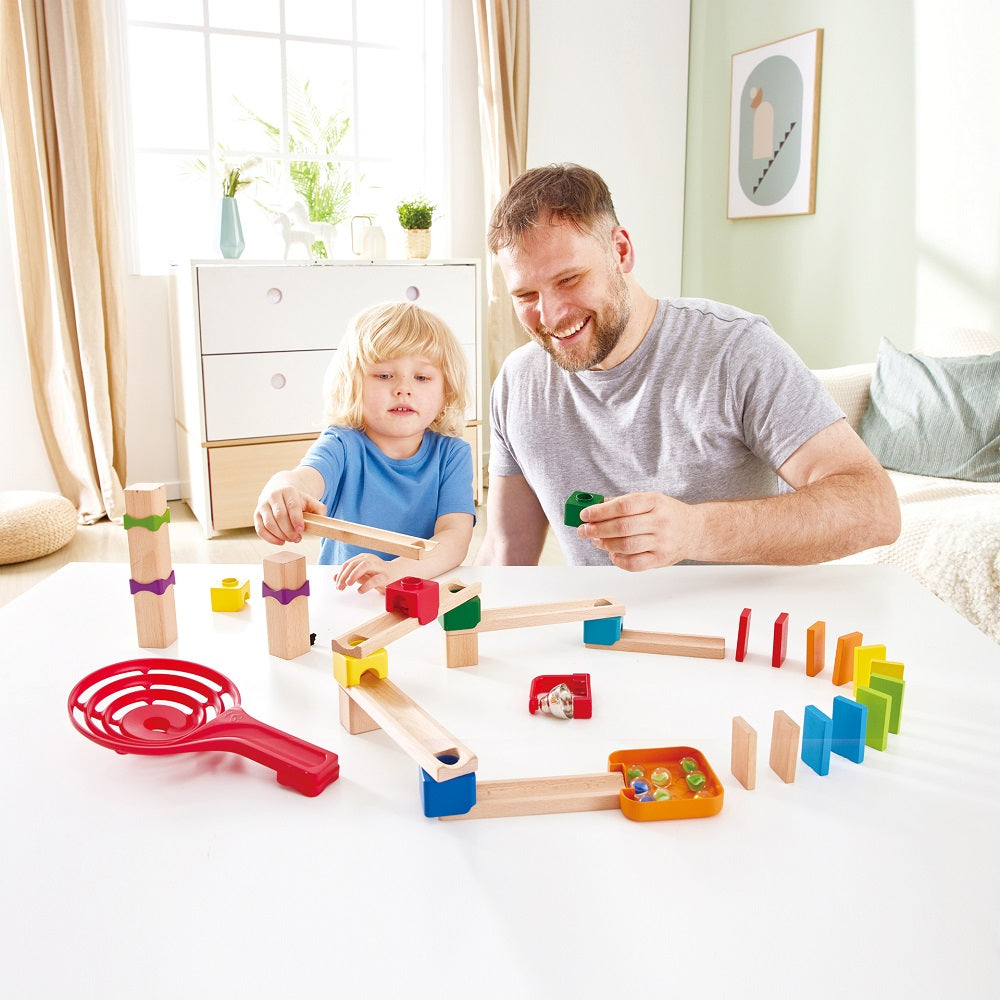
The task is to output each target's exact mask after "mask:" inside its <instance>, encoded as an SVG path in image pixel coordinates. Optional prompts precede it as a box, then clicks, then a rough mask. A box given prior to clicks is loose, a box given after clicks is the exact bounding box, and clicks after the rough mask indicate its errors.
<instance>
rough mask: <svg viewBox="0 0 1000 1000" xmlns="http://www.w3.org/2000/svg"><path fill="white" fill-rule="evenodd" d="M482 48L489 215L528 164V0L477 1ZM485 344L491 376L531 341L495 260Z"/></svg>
mask: <svg viewBox="0 0 1000 1000" xmlns="http://www.w3.org/2000/svg"><path fill="white" fill-rule="evenodd" d="M474 10H475V25H476V39H477V42H478V48H479V120H480V127H481V130H482V137H483V168H484V177H485V182H486V184H485V189H486V216H487V219H489V216H490V214H491V213H492V211H493V209H494V207H495V206H496V204H497V202H498V201H499V200H500V198H501V197H502V196H503V194H504V192H505V191H506V190H507V188H508V187H510V185H511V183H512V182H513V181H515V180H516V179H517V178H518V177H519V176H520V175H521V174H522V173H524V171H525V168H526V166H527V150H528V0H475V7H474ZM486 290H487V294H488V304H487V312H486V343H487V354H488V359H489V366H490V379H491V380H492V379H494V378H496V376H497V373H498V372H499V370H500V366H501V364H503V360H504V358H506V357H507V355H508V354H509V353H510V352H511V351H512V350H514V348H515V347H518V346H519V345H520V344H523V343H525V342H526V341H527V339H528V338H527V336H526V335H525V333H524V331H523V329H522V328H521V324H520V323H519V322H518V321H517V317H516V316H515V315H514V308H513V306H512V305H511V301H510V296H509V295H508V294H507V290H506V288H505V286H504V282H503V276H502V275H501V274H500V269H499V267H498V266H497V263H496V260H490V261H488V262H487V266H486Z"/></svg>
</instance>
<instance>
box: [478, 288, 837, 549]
mask: <svg viewBox="0 0 1000 1000" xmlns="http://www.w3.org/2000/svg"><path fill="white" fill-rule="evenodd" d="M490 409H491V416H492V442H491V446H490V476H491V477H494V476H516V475H523V476H524V477H525V479H526V480H527V482H528V485H529V486H531V488H532V490H534V492H535V495H536V496H537V497H538V499H539V502H540V503H541V505H542V508H543V509H544V511H545V515H546V517H547V518H548V519H549V523H550V524H551V526H552V529H553V530H554V532H555V534H556V537H557V538H558V541H559V544H560V546H561V548H562V551H563V554H564V555H565V557H566V560H567V562H568V563H570V564H571V565H578V566H604V565H607V564H608V562H609V560H608V556H607V554H606V553H605V552H603V551H601V550H600V549H597V548H595V547H594V546H593V545H592V544H591V542H589V541H587V540H586V539H580V538H578V537H577V534H576V529H575V528H567V527H566V526H565V525H564V524H563V509H564V506H565V503H566V499H567V498H568V497H569V495H570V494H571V493H573V492H574V491H575V490H583V491H585V492H588V493H597V494H600V495H602V496H605V497H613V496H620V495H621V494H623V493H637V492H643V491H647V490H650V491H656V492H660V493H665V494H667V495H669V496H672V497H676V498H677V499H678V500H682V501H684V502H686V503H699V502H701V501H705V500H723V499H725V500H739V499H751V498H758V497H766V496H772V495H774V494H775V493H777V492H778V489H779V480H778V477H777V475H776V473H775V470H776V469H778V468H780V467H781V465H783V464H784V462H785V461H786V459H788V458H789V457H790V456H791V455H792V453H793V452H795V451H796V449H798V447H799V446H800V445H802V444H804V443H805V442H806V441H808V440H809V438H811V437H812V436H813V435H814V434H817V433H818V432H819V431H821V430H823V429H824V428H825V427H828V426H829V425H830V424H832V423H834V421H836V420H838V419H840V417H842V416H843V413H842V412H841V410H840V409H839V408H838V407H837V405H836V404H835V403H834V402H833V400H832V399H831V398H830V396H829V395H828V394H827V392H826V391H825V390H824V389H823V387H822V386H821V385H820V384H819V382H818V380H817V379H816V378H815V376H814V375H813V374H812V373H811V372H810V371H809V369H808V368H806V366H805V364H804V363H803V362H802V361H801V359H800V358H799V357H798V356H797V355H796V354H795V352H794V351H793V350H792V349H791V348H790V347H789V346H788V345H787V344H786V343H785V342H784V341H783V340H781V339H780V338H779V337H778V336H777V334H776V333H775V332H774V330H772V329H771V325H770V324H769V323H768V322H767V320H766V319H764V318H763V317H762V316H754V315H752V314H750V313H746V312H743V311H742V310H740V309H736V308H734V307H733V306H729V305H723V304H722V303H719V302H711V301H708V300H706V299H664V300H661V301H660V302H659V304H658V306H657V310H656V316H655V318H654V320H653V324H652V326H651V327H650V329H649V332H648V333H647V334H646V337H645V338H644V339H643V341H642V343H641V344H640V345H639V347H638V348H637V349H636V351H635V352H634V353H633V354H632V356H631V357H629V358H627V359H626V360H625V361H623V362H622V363H621V364H620V365H618V366H616V367H615V368H611V369H609V370H607V371H582V372H575V373H571V372H567V371H564V370H563V369H562V368H560V367H559V366H558V365H557V364H556V363H555V362H554V361H553V360H552V359H551V358H550V357H549V355H548V354H547V353H546V352H545V351H543V350H542V349H541V348H539V347H538V346H537V345H536V344H525V345H524V346H522V347H519V348H518V349H517V350H515V351H514V352H513V353H511V354H510V356H509V357H508V358H507V360H506V361H505V362H504V365H503V368H502V369H501V371H500V374H499V375H498V376H497V380H496V382H495V383H494V386H493V390H492V393H491V395H490Z"/></svg>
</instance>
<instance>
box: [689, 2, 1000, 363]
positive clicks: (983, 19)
mask: <svg viewBox="0 0 1000 1000" xmlns="http://www.w3.org/2000/svg"><path fill="white" fill-rule="evenodd" d="M814 28H823V29H824V44H823V75H822V86H821V99H820V125H819V162H818V171H817V195H816V212H815V214H814V215H810V216H800V217H787V218H776V219H752V220H737V221H729V220H727V219H726V185H727V172H728V166H727V165H728V148H729V86H730V61H731V57H732V55H733V54H734V53H736V52H740V51H743V50H746V49H749V48H753V47H756V46H758V45H762V44H766V43H768V42H771V41H776V40H778V39H780V38H785V37H787V36H789V35H794V34H798V33H800V32H803V31H809V30H812V29H814ZM998 35H1000V12H998V10H997V8H996V7H995V6H994V5H993V3H992V0H966V2H964V3H962V4H957V5H948V6H947V9H945V8H944V7H943V6H942V5H939V4H937V3H934V2H933V0H916V2H913V0H880V2H879V3H874V4H873V3H870V2H868V0H841V2H840V3H837V4H831V3H824V2H822V0H800V2H796V3H789V2H787V0H752V2H747V0H693V3H692V16H691V73H690V93H689V114H688V141H687V189H686V195H685V223H684V258H683V291H684V294H685V295H704V296H707V297H710V298H716V299H722V300H725V301H730V302H734V303H736V304H738V305H741V306H744V307H745V308H748V309H751V310H753V311H756V312H761V313H763V314H765V315H767V316H768V317H770V319H771V320H772V322H773V323H774V325H775V327H776V329H777V330H778V332H779V333H781V335H782V336H783V337H785V339H786V340H788V341H789V342H790V343H791V344H792V345H793V346H794V347H795V348H796V350H797V351H798V352H799V353H800V354H801V355H802V357H803V358H804V359H805V360H806V362H807V363H809V364H810V365H813V366H814V367H824V366H833V365H838V364H844V363H850V362H855V361H862V360H869V359H871V358H873V357H874V356H875V352H876V350H877V347H878V342H879V338H880V337H881V336H882V335H887V336H889V337H890V338H891V339H892V340H893V341H894V342H895V343H896V344H897V346H899V347H901V348H904V349H911V348H913V347H914V346H920V345H928V346H929V345H931V343H932V341H933V339H934V336H935V334H936V333H938V332H939V331H940V330H941V329H943V328H945V327H949V326H971V327H978V328H987V329H1000V236H998V233H1000V186H998V184H997V180H996V179H997V177H998V176H1000V148H998V138H997V135H998V129H997V125H998V120H1000V119H998V111H997V104H996V95H997V93H998V91H1000V70H998V68H997V62H996V60H995V59H994V58H993V55H992V52H991V51H990V50H991V47H992V45H993V43H995V40H996V38H997V37H998Z"/></svg>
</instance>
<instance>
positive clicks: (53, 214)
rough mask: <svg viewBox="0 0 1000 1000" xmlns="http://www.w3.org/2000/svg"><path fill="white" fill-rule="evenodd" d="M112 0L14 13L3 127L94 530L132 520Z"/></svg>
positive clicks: (43, 364) (30, 335) (27, 261)
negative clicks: (113, 138) (99, 524)
mask: <svg viewBox="0 0 1000 1000" xmlns="http://www.w3.org/2000/svg"><path fill="white" fill-rule="evenodd" d="M104 37H105V30H104V4H103V2H101V0H73V2H71V3H69V2H62V0H3V4H2V10H0V117H2V121H3V127H4V133H5V137H6V146H7V155H8V160H9V165H10V177H11V187H12V190H11V203H12V215H13V221H14V235H15V247H16V257H17V269H18V288H19V292H20V306H21V312H22V316H23V320H24V335H25V342H26V345H27V352H28V366H29V370H30V372H31V388H32V395H33V397H34V402H35V411H36V414H37V417H38V423H39V427H40V429H41V433H42V439H43V441H44V442H45V448H46V452H47V454H48V458H49V462H50V464H51V465H52V471H53V474H54V475H55V478H56V482H57V483H58V484H59V488H60V490H61V491H62V493H63V494H64V495H65V496H67V497H69V499H70V500H72V501H73V502H74V503H75V504H76V506H77V509H78V510H79V512H80V518H81V520H82V521H83V522H84V523H91V522H93V521H97V520H99V519H100V518H101V517H103V516H104V515H105V514H107V515H108V516H110V517H116V516H119V515H120V514H121V513H122V512H123V511H124V495H123V490H122V484H123V483H124V482H125V369H126V357H125V320H124V297H123V294H124V293H123V286H124V271H125V269H124V258H123V254H122V243H121V235H120V232H119V229H118V226H119V219H120V218H121V212H120V210H119V199H118V197H117V193H116V175H117V174H120V165H118V164H116V163H115V160H114V156H113V151H112V149H111V143H110V140H109V121H110V110H109V109H110V101H109V95H108V85H107V76H106V69H105V68H106V65H107V60H106V53H105V48H104Z"/></svg>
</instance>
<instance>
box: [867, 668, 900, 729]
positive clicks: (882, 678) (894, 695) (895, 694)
mask: <svg viewBox="0 0 1000 1000" xmlns="http://www.w3.org/2000/svg"><path fill="white" fill-rule="evenodd" d="M868 686H869V687H870V688H873V689H874V690H876V691H881V692H882V694H887V695H888V696H889V698H890V700H891V702H892V704H891V705H890V706H889V732H890V733H898V732H899V723H900V720H901V718H902V716H903V692H904V691H905V690H906V681H904V680H903V679H902V677H887V676H886V675H885V674H872V675H871V678H870V679H869V681H868Z"/></svg>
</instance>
